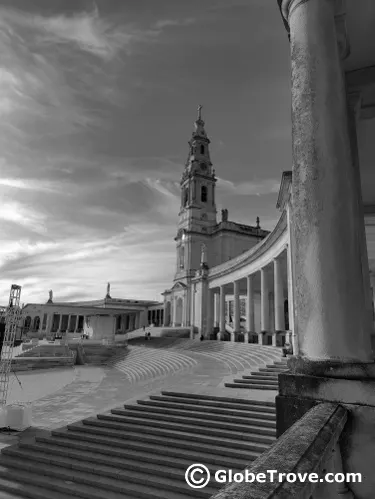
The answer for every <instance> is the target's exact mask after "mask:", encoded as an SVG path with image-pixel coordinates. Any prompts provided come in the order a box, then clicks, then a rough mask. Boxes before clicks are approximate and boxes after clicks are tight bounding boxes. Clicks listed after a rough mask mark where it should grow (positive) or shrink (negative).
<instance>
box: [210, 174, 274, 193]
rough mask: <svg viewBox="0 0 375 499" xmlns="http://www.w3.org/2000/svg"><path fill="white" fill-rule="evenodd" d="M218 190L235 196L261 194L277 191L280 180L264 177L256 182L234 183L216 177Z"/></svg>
mask: <svg viewBox="0 0 375 499" xmlns="http://www.w3.org/2000/svg"><path fill="white" fill-rule="evenodd" d="M217 187H218V190H219V191H221V192H223V193H225V194H235V195H237V196H261V195H263V194H272V193H275V192H279V189H280V181H279V180H275V179H264V180H261V181H258V182H240V183H235V182H231V181H230V180H224V179H221V178H218V183H217Z"/></svg>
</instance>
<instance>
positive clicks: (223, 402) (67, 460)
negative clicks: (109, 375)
mask: <svg viewBox="0 0 375 499" xmlns="http://www.w3.org/2000/svg"><path fill="white" fill-rule="evenodd" d="M275 439H276V412H275V404H274V403H273V402H260V401H252V400H247V399H245V400H243V399H235V398H230V397H214V396H209V395H195V394H188V393H175V392H162V393H161V395H158V396H151V397H150V398H149V399H148V400H139V401H138V402H137V403H136V404H129V405H128V404H126V405H125V406H123V407H119V408H117V409H113V410H111V411H110V412H109V413H106V414H99V415H98V416H97V417H90V418H87V419H84V420H83V421H81V422H78V423H74V424H71V425H68V426H67V427H66V428H62V429H59V430H54V431H52V434H51V436H37V437H36V438H35V440H34V441H29V442H21V443H20V445H19V446H9V447H5V448H4V449H3V450H2V454H1V457H0V491H1V492H0V497H1V498H4V499H5V498H6V499H19V498H22V497H28V498H31V499H50V498H51V497H53V499H70V498H72V497H76V498H85V499H103V497H105V498H106V499H136V498H142V499H159V498H161V497H163V498H165V499H188V498H192V497H196V498H209V497H210V496H211V495H212V494H214V493H215V492H216V491H217V490H218V489H219V488H220V484H217V483H215V482H214V481H213V480H212V478H211V481H210V482H209V484H208V486H207V487H205V488H203V489H193V488H190V487H189V486H188V485H187V484H186V482H185V471H186V469H187V468H188V467H189V466H190V465H192V464H194V463H202V464H204V465H205V466H207V467H208V469H209V470H210V471H211V477H212V476H213V474H214V473H215V471H217V470H218V469H233V470H234V471H241V470H243V469H244V468H245V467H246V466H247V465H248V464H249V463H250V462H251V461H253V460H255V459H256V458H257V457H258V456H259V455H260V454H262V453H263V452H264V451H265V450H267V449H268V448H269V446H270V445H271V444H272V443H273V442H274V441H275ZM1 494H3V495H1Z"/></svg>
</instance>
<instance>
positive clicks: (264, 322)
mask: <svg viewBox="0 0 375 499" xmlns="http://www.w3.org/2000/svg"><path fill="white" fill-rule="evenodd" d="M260 283H261V284H260V286H261V300H260V301H261V328H260V329H261V332H262V333H263V332H268V331H269V329H270V302H269V300H270V297H269V287H268V275H267V269H266V268H263V269H261V270H260Z"/></svg>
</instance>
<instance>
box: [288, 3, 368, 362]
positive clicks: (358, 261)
mask: <svg viewBox="0 0 375 499" xmlns="http://www.w3.org/2000/svg"><path fill="white" fill-rule="evenodd" d="M335 3H336V2H333V1H329V0H321V1H307V2H300V3H299V4H295V2H293V1H292V2H290V1H289V2H285V1H284V3H283V11H284V13H285V11H286V10H288V12H289V13H290V15H289V17H288V21H289V27H290V40H291V58H292V122H293V158H294V164H293V182H292V208H293V209H292V220H291V222H292V223H291V226H292V247H293V280H294V284H295V295H294V306H295V310H296V314H295V318H294V327H295V329H296V333H297V335H298V342H299V349H300V355H301V356H302V357H303V358H305V359H310V360H316V361H330V362H338V361H339V362H341V363H343V362H344V363H345V362H354V363H355V362H373V353H372V350H371V342H370V331H369V328H368V320H367V317H366V307H365V302H366V300H365V293H364V285H363V277H362V254H361V253H362V251H361V244H360V240H361V238H358V236H359V232H361V229H360V226H359V225H360V224H358V220H359V216H360V213H359V202H358V191H357V188H356V185H355V183H354V182H353V165H352V157H351V148H350V139H349V133H348V114H347V98H346V90H345V82H344V72H343V69H342V63H341V60H340V54H339V45H338V40H337V30H336V25H335V19H334V15H335V12H334V8H335ZM293 6H295V8H294V9H293Z"/></svg>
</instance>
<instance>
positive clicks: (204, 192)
mask: <svg viewBox="0 0 375 499" xmlns="http://www.w3.org/2000/svg"><path fill="white" fill-rule="evenodd" d="M201 201H202V203H206V202H207V187H206V186H205V185H203V186H202V189H201Z"/></svg>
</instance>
